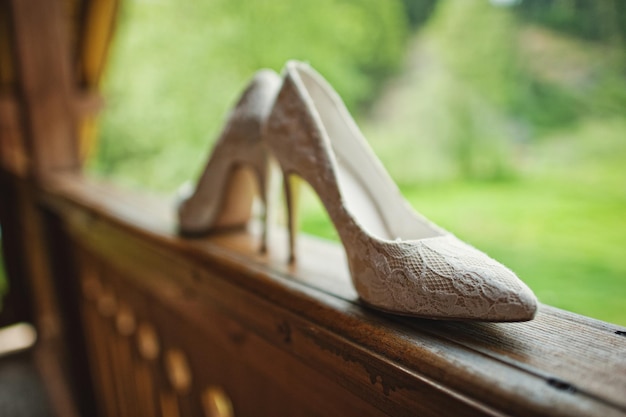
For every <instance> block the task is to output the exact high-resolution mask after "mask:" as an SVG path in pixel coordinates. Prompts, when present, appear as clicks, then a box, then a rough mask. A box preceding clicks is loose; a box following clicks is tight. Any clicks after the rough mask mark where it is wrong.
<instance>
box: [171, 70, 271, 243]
mask: <svg viewBox="0 0 626 417" xmlns="http://www.w3.org/2000/svg"><path fill="white" fill-rule="evenodd" d="M279 87H280V77H278V75H277V74H276V73H274V72H273V71H270V70H261V71H258V72H257V73H256V74H255V76H254V78H253V79H252V81H251V82H250V84H249V85H248V87H247V88H246V90H245V91H244V93H243V94H242V96H241V98H240V99H239V101H238V103H237V105H236V106H235V108H234V109H233V111H232V112H231V114H230V117H229V118H228V121H227V123H226V126H225V127H224V130H223V131H222V133H221V135H220V137H219V139H218V141H217V142H216V145H215V147H214V149H213V151H212V154H211V157H210V158H209V161H208V163H207V165H206V167H205V168H204V171H203V172H202V175H201V176H200V179H199V180H198V183H197V185H196V188H195V190H193V191H192V192H187V193H183V195H181V197H180V201H179V205H178V225H179V231H180V233H181V234H183V235H186V236H194V235H203V234H206V233H209V232H211V231H214V230H219V229H229V228H237V227H242V226H244V225H245V224H246V223H247V222H248V220H249V219H250V217H251V211H252V202H253V199H254V194H255V189H257V188H258V192H259V194H260V196H261V203H262V206H263V207H262V216H263V217H266V212H267V207H266V205H267V177H268V164H269V155H268V152H267V149H266V147H265V146H264V144H263V142H262V141H261V129H262V127H263V125H264V124H265V122H266V119H267V117H268V115H269V112H270V110H271V108H272V104H273V102H274V99H275V97H276V93H277V92H278V89H279ZM250 173H252V174H250ZM265 223H266V222H265V221H264V222H263V228H264V231H263V236H262V243H261V249H262V250H263V249H264V248H265V247H266V242H265V240H266V231H265V229H266V227H267V226H266V224H265Z"/></svg>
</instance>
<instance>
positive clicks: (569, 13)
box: [518, 0, 626, 42]
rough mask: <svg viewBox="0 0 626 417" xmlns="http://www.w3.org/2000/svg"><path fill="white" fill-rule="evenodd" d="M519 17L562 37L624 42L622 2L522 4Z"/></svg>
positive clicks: (540, 0)
mask: <svg viewBox="0 0 626 417" xmlns="http://www.w3.org/2000/svg"><path fill="white" fill-rule="evenodd" d="M518 9H519V11H520V16H521V17H523V18H525V19H526V20H529V21H532V22H536V23H539V24H541V25H544V26H548V27H551V28H553V29H556V30H559V31H563V32H565V33H568V34H571V35H575V36H579V37H581V38H585V39H592V40H600V41H602V40H603V41H617V42H620V41H624V40H626V3H625V2H624V1H622V0H601V1H597V0H524V1H522V2H520V4H519V5H518Z"/></svg>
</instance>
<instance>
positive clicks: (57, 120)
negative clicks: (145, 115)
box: [8, 0, 79, 180]
mask: <svg viewBox="0 0 626 417" xmlns="http://www.w3.org/2000/svg"><path fill="white" fill-rule="evenodd" d="M8 1H9V3H10V6H11V7H10V9H11V12H12V17H13V42H14V47H13V50H14V55H15V61H16V67H17V77H18V95H19V100H20V107H21V110H22V112H21V114H22V122H23V126H24V129H23V132H24V136H25V139H26V144H27V148H28V149H27V152H28V154H29V155H28V156H29V160H30V174H31V176H32V177H34V178H35V179H37V180H41V179H43V178H44V177H45V176H46V175H47V174H50V173H52V172H58V171H60V170H71V171H76V170H78V169H79V159H78V146H77V144H78V140H77V134H76V117H75V112H74V105H73V102H72V92H73V90H74V88H73V85H74V81H73V77H72V73H71V65H70V49H69V46H70V45H69V33H68V32H69V25H68V21H67V16H65V15H64V13H63V7H62V3H61V2H60V1H58V0H8Z"/></svg>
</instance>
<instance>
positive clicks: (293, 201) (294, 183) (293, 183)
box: [283, 172, 299, 264]
mask: <svg viewBox="0 0 626 417" xmlns="http://www.w3.org/2000/svg"><path fill="white" fill-rule="evenodd" d="M283 186H284V191H285V207H286V208H287V232H288V234H289V263H290V264H291V263H294V262H295V261H296V235H297V233H298V219H299V217H298V197H299V195H298V187H299V182H298V178H297V177H296V176H294V175H290V174H288V173H286V172H284V173H283Z"/></svg>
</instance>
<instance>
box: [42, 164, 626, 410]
mask: <svg viewBox="0 0 626 417" xmlns="http://www.w3.org/2000/svg"><path fill="white" fill-rule="evenodd" d="M37 201H38V204H39V207H40V210H42V211H43V212H45V213H46V216H45V218H46V221H47V222H49V224H48V226H47V229H48V230H49V231H50V233H49V235H48V236H49V239H48V240H47V241H48V244H49V245H50V250H51V251H52V253H54V256H55V257H56V263H57V264H60V265H65V266H64V267H63V268H56V269H55V270H56V271H57V273H58V274H63V276H60V275H55V276H53V280H54V281H55V282H56V285H57V289H62V291H57V293H58V294H59V304H60V305H64V306H65V307H64V308H63V309H61V310H64V311H65V315H64V314H61V316H62V318H61V322H63V323H65V326H66V327H65V328H66V330H67V331H68V332H70V333H73V334H79V335H83V339H82V340H74V343H75V344H76V345H77V346H83V348H84V350H85V352H84V353H85V354H86V355H85V357H86V358H87V361H88V363H89V369H90V372H89V375H90V382H89V384H90V386H91V390H92V392H93V393H94V395H95V398H96V404H97V408H98V409H99V410H100V411H101V414H102V415H104V416H154V415H156V416H164V417H165V416H167V417H170V416H231V415H235V416H269V415H273V416H305V415H306V416H308V415H323V416H332V415H337V416H349V415H350V416H352V415H354V416H370V415H371V416H378V415H390V416H418V415H419V416H431V415H432V416H441V415H446V416H448V415H449V416H462V415H512V416H529V415H546V416H547V415H550V416H589V415H593V416H617V415H626V399H625V398H624V395H623V394H624V392H626V337H624V334H626V333H624V330H625V329H623V328H620V327H618V326H614V325H610V324H607V323H602V322H599V321H595V320H592V319H589V318H585V317H581V316H577V315H575V314H571V313H567V312H564V311H561V310H557V309H555V308H551V307H548V306H541V309H540V312H539V315H538V317H537V318H536V319H535V320H534V321H531V322H528V323H519V324H493V323H492V324H490V323H468V322H466V323H463V322H437V321H429V320H419V319H409V318H400V317H395V316H391V315H386V314H382V313H378V312H374V311H371V310H368V309H367V308H365V307H363V306H362V305H361V304H360V303H359V302H358V300H357V298H356V295H355V293H354V291H353V289H352V287H351V285H350V282H349V279H348V274H347V268H346V265H345V260H344V259H343V253H342V250H341V248H340V247H339V246H338V245H335V244H330V243H324V242H321V241H318V240H316V239H313V238H308V239H307V238H305V239H304V240H303V242H302V246H301V252H302V253H301V256H300V262H299V263H298V264H297V266H294V267H289V266H287V264H286V263H285V259H286V251H285V250H284V245H282V246H281V244H282V243H284V240H285V239H283V238H284V236H283V235H282V234H281V233H280V232H275V233H273V235H274V236H273V240H272V241H271V245H270V247H271V248H272V249H273V250H272V251H270V252H269V254H268V255H261V254H259V252H258V250H257V249H258V237H257V236H255V234H254V232H253V231H242V232H238V233H230V234H223V235H215V236H212V237H209V238H203V239H195V240H187V239H182V238H180V237H178V236H177V234H176V233H175V223H174V221H173V216H172V214H171V211H172V210H171V202H170V201H168V200H165V199H158V198H146V197H143V198H142V197H139V196H137V195H129V194H124V193H122V192H120V191H119V190H116V189H115V188H112V187H109V186H104V185H101V184H98V183H96V182H93V181H89V180H85V179H83V178H81V177H77V176H73V175H66V176H62V177H55V178H54V179H53V180H52V181H49V182H47V183H46V184H45V185H44V186H43V187H42V189H41V190H39V191H38V194H37ZM59 245H62V246H63V247H64V249H63V250H55V249H54V247H55V246H59ZM76 315H78V316H79V317H80V323H81V324H80V325H79V326H80V327H79V328H72V327H69V326H71V325H72V323H74V322H73V321H72V320H73V319H75V318H76V317H75V316H76ZM77 346H73V349H74V351H78V350H80V349H79V348H77ZM70 350H71V349H70ZM86 383H87V382H86V381H81V385H80V386H81V387H83V388H84V387H85V386H86V385H85V384H86Z"/></svg>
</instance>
